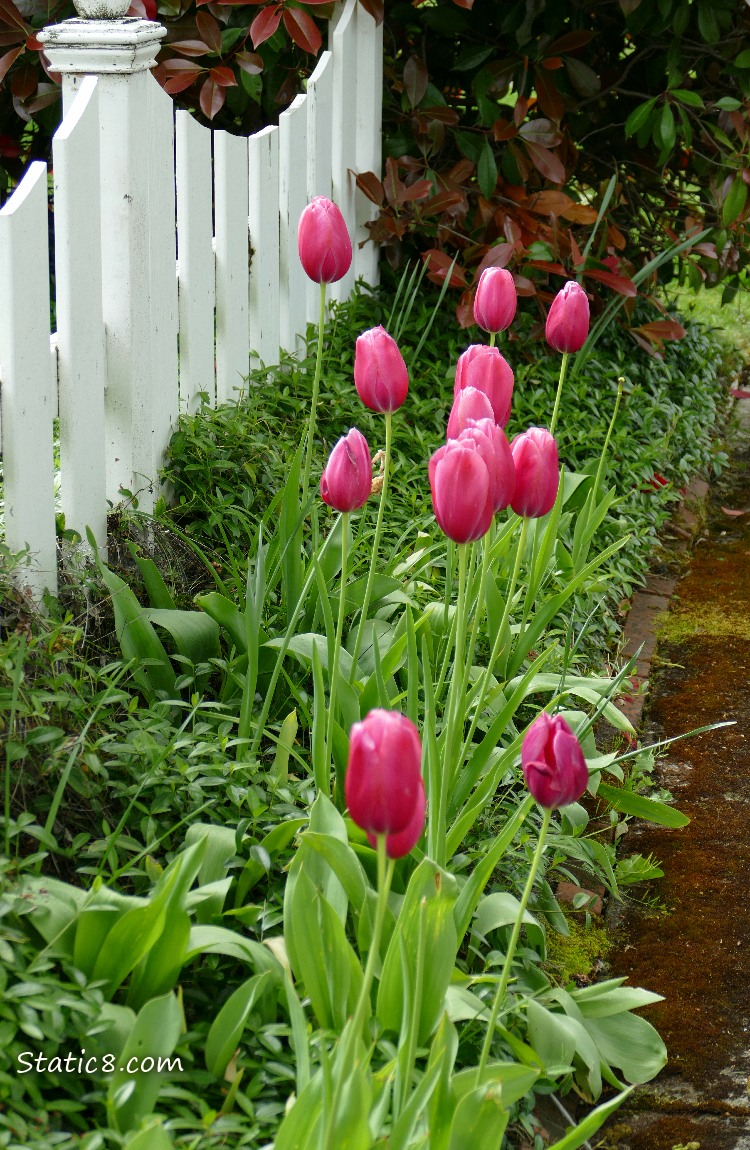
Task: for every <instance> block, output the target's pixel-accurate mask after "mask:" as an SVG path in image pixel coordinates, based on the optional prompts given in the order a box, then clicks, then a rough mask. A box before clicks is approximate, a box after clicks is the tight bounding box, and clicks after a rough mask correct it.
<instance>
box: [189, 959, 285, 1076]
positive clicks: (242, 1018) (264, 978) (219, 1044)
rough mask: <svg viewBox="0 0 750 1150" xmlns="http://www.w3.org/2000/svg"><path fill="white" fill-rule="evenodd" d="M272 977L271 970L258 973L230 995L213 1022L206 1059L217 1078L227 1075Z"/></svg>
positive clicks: (207, 1041) (207, 1064)
mask: <svg viewBox="0 0 750 1150" xmlns="http://www.w3.org/2000/svg"><path fill="white" fill-rule="evenodd" d="M270 981H271V974H270V971H265V972H264V973H263V974H254V975H253V976H252V978H249V979H248V980H247V982H243V983H242V985H241V986H239V987H238V988H237V990H235V991H234V993H233V994H231V995H230V996H229V998H228V999H227V1001H226V1002H225V1003H224V1005H223V1006H222V1008H221V1010H220V1011H219V1013H218V1014H217V1015H216V1018H215V1019H214V1021H213V1022H212V1023H211V1029H210V1030H209V1032H208V1035H207V1037H206V1050H205V1059H206V1067H207V1068H208V1070H209V1071H210V1072H211V1073H212V1074H215V1075H216V1077H217V1078H222V1077H223V1076H224V1071H225V1070H226V1068H227V1066H228V1064H229V1061H230V1059H231V1057H232V1055H233V1054H234V1052H235V1050H236V1049H237V1045H238V1043H239V1040H240V1037H241V1035H242V1031H243V1030H244V1029H245V1025H246V1023H247V1020H248V1017H249V1016H250V1013H251V1011H252V1009H253V1007H254V1006H255V1003H256V1002H257V1001H258V999H259V998H260V997H261V995H262V994H264V993H265V991H266V990H267V988H268V986H269V982H270Z"/></svg>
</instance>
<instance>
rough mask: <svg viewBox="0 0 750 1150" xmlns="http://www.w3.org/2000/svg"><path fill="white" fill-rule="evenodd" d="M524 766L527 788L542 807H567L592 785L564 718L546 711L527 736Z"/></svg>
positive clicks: (522, 762)
mask: <svg viewBox="0 0 750 1150" xmlns="http://www.w3.org/2000/svg"><path fill="white" fill-rule="evenodd" d="M521 766H522V768H523V777H524V779H525V780H526V786H527V787H528V789H529V791H530V792H531V794H532V795H533V796H534V798H535V799H536V801H537V802H538V803H539V805H540V806H542V807H546V808H547V809H548V810H557V808H558V807H566V806H567V805H568V803H574V802H576V800H577V799H580V797H581V795H582V794H583V792H584V791H585V790H586V787H587V786H588V782H589V771H588V767H587V766H586V760H585V759H584V757H583V751H582V750H581V744H580V743H579V742H578V739H577V738H576V736H575V735H574V734H573V732H572V731H571V729H570V727H569V726H568V724H567V723H566V722H565V719H563V717H562V715H548V714H547V712H546V711H542V713H541V715H539V716H538V717H537V718H536V719H534V722H533V723H532V724H531V726H530V727H529V729H528V731H527V732H526V734H525V735H524V739H523V745H522V747H521Z"/></svg>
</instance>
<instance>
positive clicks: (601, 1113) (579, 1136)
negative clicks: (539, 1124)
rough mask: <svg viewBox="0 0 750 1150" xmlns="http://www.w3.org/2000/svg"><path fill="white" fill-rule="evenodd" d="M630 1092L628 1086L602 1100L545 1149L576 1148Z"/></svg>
mask: <svg viewBox="0 0 750 1150" xmlns="http://www.w3.org/2000/svg"><path fill="white" fill-rule="evenodd" d="M632 1092H633V1087H632V1086H630V1087H628V1089H627V1090H623V1091H622V1093H621V1094H618V1095H617V1097H616V1098H612V1099H611V1100H610V1101H609V1102H603V1103H602V1104H601V1106H597V1108H596V1110H592V1111H591V1113H590V1114H587V1115H586V1117H585V1118H584V1119H583V1121H582V1122H579V1123H578V1125H577V1126H575V1127H574V1128H573V1129H571V1130H569V1131H568V1132H567V1134H564V1135H563V1137H562V1138H560V1139H559V1140H558V1141H557V1142H555V1143H554V1144H553V1145H552V1146H549V1147H548V1148H547V1150H578V1147H579V1146H582V1145H583V1143H584V1142H586V1141H588V1139H589V1138H590V1137H591V1135H592V1134H596V1132H597V1130H599V1128H600V1127H601V1126H603V1125H604V1123H605V1122H606V1121H607V1119H608V1118H609V1116H610V1114H614V1112H615V1110H617V1108H618V1106H622V1104H623V1102H624V1101H625V1099H626V1098H627V1097H628V1096H629V1095H630V1094H632Z"/></svg>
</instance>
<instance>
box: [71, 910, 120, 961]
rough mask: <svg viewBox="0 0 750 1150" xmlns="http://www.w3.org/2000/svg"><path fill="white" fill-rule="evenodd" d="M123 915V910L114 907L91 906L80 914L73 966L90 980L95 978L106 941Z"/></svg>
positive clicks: (77, 923)
mask: <svg viewBox="0 0 750 1150" xmlns="http://www.w3.org/2000/svg"><path fill="white" fill-rule="evenodd" d="M122 914H123V912H122V910H119V909H118V908H117V907H113V906H107V907H99V906H91V907H87V908H86V909H85V910H82V911H81V913H80V914H79V916H78V921H77V922H76V933H75V942H74V945H73V965H74V966H75V967H76V969H77V970H80V971H82V972H83V974H85V975H87V976H88V977H89V978H92V977H93V974H94V967H95V966H96V960H97V959H98V957H99V955H100V954H101V951H102V947H103V946H104V940H105V939H106V937H107V935H108V934H109V932H110V931H111V930H112V927H113V926H114V925H115V923H116V922H117V921H118V920H119V919H120V918H121V917H122Z"/></svg>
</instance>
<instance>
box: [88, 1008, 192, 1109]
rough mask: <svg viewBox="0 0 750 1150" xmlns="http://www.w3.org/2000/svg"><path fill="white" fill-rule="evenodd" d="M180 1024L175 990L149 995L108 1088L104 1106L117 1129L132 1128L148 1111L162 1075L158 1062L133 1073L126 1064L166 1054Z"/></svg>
mask: <svg viewBox="0 0 750 1150" xmlns="http://www.w3.org/2000/svg"><path fill="white" fill-rule="evenodd" d="M182 1028H183V1016H182V1009H181V1007H180V1004H179V1003H178V1001H177V999H176V998H175V996H174V994H165V995H164V996H163V997H161V998H153V999H151V1001H150V1002H147V1003H146V1005H145V1006H144V1007H143V1009H142V1010H141V1011H140V1013H139V1014H138V1017H137V1018H136V1020H135V1026H134V1027H133V1029H132V1031H131V1033H130V1036H129V1038H128V1040H127V1042H126V1043H125V1047H124V1049H123V1051H122V1053H121V1055H120V1057H119V1059H118V1060H117V1061H118V1067H117V1069H116V1070H115V1072H114V1074H113V1075H112V1079H111V1081H110V1084H109V1089H108V1091H107V1108H108V1111H109V1113H110V1115H111V1116H112V1120H113V1125H114V1126H115V1128H116V1129H117V1130H120V1131H122V1132H127V1131H128V1130H133V1129H135V1128H136V1127H137V1126H138V1125H139V1124H140V1123H141V1122H142V1121H143V1119H144V1118H146V1117H148V1115H149V1114H151V1112H152V1111H153V1108H154V1104H155V1103H156V1099H157V1097H158V1094H159V1090H160V1088H161V1084H162V1080H163V1078H164V1072H163V1071H162V1073H159V1072H158V1063H157V1064H156V1065H154V1066H152V1068H151V1069H150V1070H140V1069H139V1070H138V1071H137V1073H135V1074H133V1073H128V1069H127V1068H128V1065H129V1064H130V1065H131V1066H133V1067H134V1066H135V1065H138V1066H139V1067H140V1066H141V1065H142V1064H143V1060H144V1059H146V1058H151V1059H154V1060H158V1059H159V1058H169V1056H170V1055H171V1054H172V1052H173V1051H174V1048H175V1047H176V1045H177V1043H178V1042H179V1039H180V1034H181V1033H182ZM131 1060H132V1061H131Z"/></svg>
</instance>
